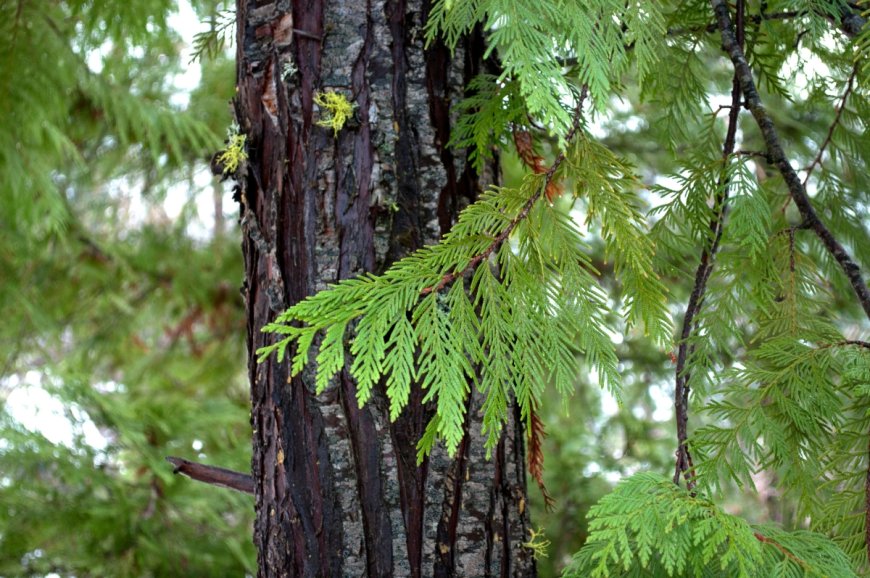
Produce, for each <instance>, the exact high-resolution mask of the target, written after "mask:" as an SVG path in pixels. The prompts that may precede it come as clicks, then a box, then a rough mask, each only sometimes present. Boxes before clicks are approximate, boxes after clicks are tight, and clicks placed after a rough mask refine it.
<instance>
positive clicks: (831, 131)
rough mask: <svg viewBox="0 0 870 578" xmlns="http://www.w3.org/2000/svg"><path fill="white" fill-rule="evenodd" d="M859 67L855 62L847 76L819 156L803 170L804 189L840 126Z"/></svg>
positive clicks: (858, 63)
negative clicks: (804, 174)
mask: <svg viewBox="0 0 870 578" xmlns="http://www.w3.org/2000/svg"><path fill="white" fill-rule="evenodd" d="M859 66H860V62H856V63H855V65H854V66H853V67H852V74H850V75H849V80H848V81H847V82H846V89H845V90H844V91H843V96H842V97H841V98H840V105H839V106H838V107H837V114H836V115H835V116H834V122H832V123H831V126H830V128H828V134H827V135H826V136H825V140H824V142H822V146H821V147H819V154H817V155H816V158H814V159H813V162H811V163H810V164H809V166H807V168H806V169H805V170H806V171H807V174H806V176H805V177H804V182H803V185H804V188H806V186H807V183H808V182H809V180H810V175H811V174H813V169H815V168H816V166H818V165H819V164H821V162H822V155H824V154H825V149H826V148H828V145H829V144H831V139H832V138H833V136H834V130H835V129H836V128H837V125H839V124H840V119H841V118H842V117H843V110H845V108H846V99H848V98H849V95H850V94H852V90H853V88H854V87H855V77H856V76H857V75H858V67H859Z"/></svg>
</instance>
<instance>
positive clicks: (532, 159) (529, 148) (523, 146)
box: [513, 129, 564, 204]
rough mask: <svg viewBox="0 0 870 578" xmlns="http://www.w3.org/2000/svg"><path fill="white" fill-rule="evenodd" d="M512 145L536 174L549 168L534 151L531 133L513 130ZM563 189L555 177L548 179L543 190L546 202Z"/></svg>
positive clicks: (560, 194)
mask: <svg viewBox="0 0 870 578" xmlns="http://www.w3.org/2000/svg"><path fill="white" fill-rule="evenodd" d="M513 134H514V145H515V146H516V148H517V154H518V155H519V156H520V159H522V161H523V163H524V164H525V165H526V166H527V167H529V168H530V169H532V172H533V173H535V174H536V175H541V174H544V173H546V172H547V171H548V170H549V167H548V166H547V165H546V164H544V157H542V156H541V155H539V154H538V153H537V152H536V151H535V143H534V142H533V141H532V134H531V133H530V132H529V131H527V130H518V129H517V130H514V133H513ZM563 192H564V189H563V188H562V184H561V183H559V182H557V181H556V180H555V179H550V181H549V182H548V183H547V188H546V189H545V190H544V195H545V196H546V197H547V202H549V203H550V204H553V201H555V200H556V199H558V198H559V197H561V196H562V193H563Z"/></svg>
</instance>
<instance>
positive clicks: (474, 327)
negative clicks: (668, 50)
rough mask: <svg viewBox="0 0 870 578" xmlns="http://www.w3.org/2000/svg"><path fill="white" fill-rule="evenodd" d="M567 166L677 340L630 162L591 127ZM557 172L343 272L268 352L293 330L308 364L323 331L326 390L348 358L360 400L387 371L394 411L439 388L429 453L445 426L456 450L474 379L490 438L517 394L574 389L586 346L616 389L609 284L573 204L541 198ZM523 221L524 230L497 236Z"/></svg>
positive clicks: (279, 348)
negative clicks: (380, 261) (416, 247)
mask: <svg viewBox="0 0 870 578" xmlns="http://www.w3.org/2000/svg"><path fill="white" fill-rule="evenodd" d="M562 170H564V171H566V172H568V173H569V174H572V175H574V176H575V178H576V179H577V181H576V182H577V188H576V191H575V195H576V196H578V197H580V196H583V197H584V198H585V199H586V201H587V203H588V216H589V220H590V221H592V220H593V219H594V222H596V223H600V227H601V236H602V237H603V238H604V239H605V240H606V242H607V251H608V252H609V253H612V254H613V256H614V258H615V261H616V264H617V268H618V270H620V271H622V272H623V275H622V277H623V278H624V282H625V286H626V288H627V289H628V290H630V291H627V293H629V292H630V295H629V296H628V297H627V299H626V302H625V306H624V315H625V318H626V321H627V322H628V323H629V324H636V323H643V324H644V326H645V328H646V329H647V331H648V332H649V333H650V334H651V335H652V336H653V338H655V339H656V340H658V341H662V342H663V341H665V340H666V339H667V338H668V336H669V335H670V331H671V326H670V321H669V317H668V314H667V310H666V298H665V289H664V285H663V284H662V283H661V282H660V281H659V280H658V277H657V275H656V273H655V271H654V270H653V268H652V257H653V246H652V243H650V241H649V239H648V238H647V236H646V234H645V232H644V230H643V228H642V227H643V222H642V218H641V216H640V213H639V212H638V209H637V206H636V205H637V201H636V197H635V189H636V187H637V185H638V183H637V181H636V179H635V178H634V176H633V174H632V172H631V167H630V166H628V165H627V164H625V162H624V161H621V160H620V159H618V158H617V157H615V156H613V155H612V154H611V153H610V152H609V151H607V150H606V149H604V148H603V147H601V146H600V145H597V144H595V143H594V142H593V141H592V140H591V139H590V138H589V136H588V135H586V134H585V133H581V134H578V135H577V136H576V140H575V142H574V143H572V144H571V146H570V148H569V149H568V151H567V154H566V155H565V160H564V162H563V163H562V165H560V169H559V170H558V171H556V175H555V178H560V177H561V175H562V172H561V171H562ZM545 178H546V177H545V176H544V175H535V176H530V177H528V179H527V180H526V181H525V182H524V184H523V185H522V186H521V187H520V188H519V189H516V190H514V189H497V188H493V189H492V190H490V191H488V192H486V193H484V194H483V195H482V196H481V198H480V199H479V200H478V201H477V202H476V203H474V204H473V205H471V206H470V207H468V208H467V209H466V210H465V211H463V212H462V214H461V215H460V217H459V220H458V222H457V223H456V225H455V226H454V227H453V229H452V230H451V231H450V233H449V234H448V235H447V236H445V238H444V239H443V241H442V242H441V243H439V244H437V245H434V246H431V247H426V248H424V249H421V250H420V251H417V252H416V253H414V254H413V255H411V256H409V257H406V258H405V259H403V260H401V261H399V262H398V263H396V264H395V265H394V266H393V267H391V268H390V269H389V270H388V271H387V272H386V273H384V274H383V275H381V276H374V275H365V276H362V277H359V278H357V279H351V280H346V281H342V282H340V283H338V284H337V285H335V286H333V287H332V288H330V289H328V290H326V291H323V292H321V293H318V294H317V295H315V296H313V297H311V298H309V299H306V300H304V301H301V302H300V303H298V304H296V305H294V306H293V307H291V308H290V309H288V310H287V311H286V312H285V313H283V314H282V315H281V316H279V317H278V319H277V320H276V322H275V323H273V324H270V325H268V326H266V327H264V331H272V332H275V333H278V334H281V335H282V336H283V337H282V338H281V339H280V340H278V341H276V342H275V343H274V344H272V345H270V346H268V347H264V348H262V349H261V350H260V351H259V354H260V355H261V357H265V356H267V355H269V354H271V353H273V352H276V353H277V355H278V356H279V358H280V359H283V358H284V356H285V355H286V352H287V349H288V347H289V346H290V345H291V344H292V343H294V342H295V343H296V349H295V351H294V353H293V355H292V371H293V373H294V374H298V373H300V372H301V371H302V370H303V368H304V367H305V366H306V364H307V363H308V361H309V358H310V357H309V350H310V349H311V347H312V345H313V344H314V343H315V339H316V336H317V334H318V333H322V334H323V339H322V341H320V343H319V348H318V353H317V356H316V361H317V379H316V383H317V388H318V391H322V390H323V389H324V388H326V387H327V385H328V384H329V382H330V379H331V378H332V377H333V376H334V375H335V374H336V373H337V372H338V371H340V370H342V369H344V368H345V365H346V363H349V367H350V373H351V375H353V377H354V378H355V379H356V380H357V400H358V401H359V403H360V404H363V403H365V402H366V401H368V399H369V398H370V396H371V392H372V388H373V387H374V386H375V385H376V384H377V383H378V382H379V381H380V380H381V378H382V377H385V378H386V393H387V397H388V398H389V400H390V415H391V417H392V418H393V419H395V418H396V417H397V416H398V414H399V412H400V411H401V410H402V408H403V407H404V406H405V405H407V403H408V397H409V393H410V390H411V387H412V385H414V386H417V385H418V384H419V387H422V388H423V389H425V390H426V391H427V394H426V396H425V398H424V399H425V401H427V402H428V401H430V400H431V401H433V402H435V406H436V408H437V409H436V415H435V417H434V418H433V419H432V421H431V422H430V424H429V426H428V428H427V433H426V435H425V436H424V437H423V439H422V440H421V442H420V446H419V452H420V453H419V457H422V456H423V455H424V454H425V453H428V452H429V451H430V450H431V448H432V444H433V442H434V441H435V439H443V440H444V441H445V443H446V446H447V449H448V451H449V452H451V453H452V452H454V451H455V450H456V447H457V446H458V445H459V442H460V441H461V440H462V436H463V428H462V424H463V417H464V413H465V408H466V403H465V402H466V398H467V395H468V387H469V384H472V385H473V386H475V387H477V388H478V389H479V390H480V391H481V392H483V393H485V394H486V401H485V403H484V416H483V424H484V429H485V432H486V433H487V436H488V437H487V447H488V448H489V449H491V448H492V447H493V446H494V445H495V443H496V442H497V441H498V439H499V435H500V432H501V427H502V425H503V423H504V421H505V420H506V418H507V415H508V404H509V402H510V400H511V399H516V400H517V401H518V402H519V404H520V409H521V411H522V415H523V417H524V419H529V418H530V412H531V411H533V410H535V409H536V407H537V406H538V404H539V403H540V399H541V396H542V393H543V386H544V385H545V384H546V383H548V382H550V381H552V382H553V384H554V385H555V388H556V389H557V390H558V391H560V392H561V393H562V394H563V395H568V394H570V392H571V390H572V387H573V380H574V378H575V376H576V375H577V374H578V373H579V372H580V365H579V361H580V358H579V357H578V354H582V356H583V359H585V361H586V363H587V366H588V369H591V370H594V371H596V372H597V374H598V375H599V379H600V383H601V384H602V385H604V386H608V387H610V388H612V389H613V391H614V392H618V382H619V375H618V371H617V358H616V354H615V351H614V346H613V343H612V341H611V339H610V337H609V334H608V333H609V331H610V330H609V328H608V327H607V325H606V324H605V318H606V315H607V311H608V307H607V302H606V300H605V295H604V293H603V292H602V290H601V289H600V287H599V286H598V284H597V282H596V280H595V278H594V275H595V274H596V273H597V272H596V271H595V269H594V267H593V266H592V264H591V260H590V257H589V256H588V255H587V253H586V247H585V243H584V241H583V237H582V235H581V234H580V231H579V230H578V228H577V225H576V224H575V223H574V222H573V220H572V219H571V217H570V215H569V214H567V213H566V212H565V211H562V210H559V209H557V208H556V207H553V206H550V205H548V204H547V203H544V202H535V201H536V200H537V199H538V197H539V196H540V194H541V189H542V187H543V186H544V185H545V183H544V181H545ZM511 232H513V233H514V237H512V239H515V242H504V243H500V244H499V243H498V240H499V239H501V238H504V237H506V236H507V233H511ZM489 251H491V253H492V254H491V256H490V254H489ZM483 257H486V258H483ZM478 263H479V265H478ZM466 273H467V275H465V274H466ZM466 277H467V279H466ZM454 279H455V280H454ZM466 281H467V287H466ZM466 289H467V291H466ZM357 319H358V322H357V323H356V325H355V326H354V336H353V338H352V341H351V343H350V349H349V350H350V353H351V354H352V356H353V359H352V361H351V360H347V361H346V360H345V334H346V332H347V331H348V330H349V328H350V327H351V324H352V322H354V321H355V320H357ZM294 322H301V324H296V323H294Z"/></svg>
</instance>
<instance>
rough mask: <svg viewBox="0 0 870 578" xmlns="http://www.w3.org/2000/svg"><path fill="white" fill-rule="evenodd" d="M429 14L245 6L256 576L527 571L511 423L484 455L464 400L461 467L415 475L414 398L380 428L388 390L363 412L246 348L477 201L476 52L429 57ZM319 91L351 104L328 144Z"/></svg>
mask: <svg viewBox="0 0 870 578" xmlns="http://www.w3.org/2000/svg"><path fill="white" fill-rule="evenodd" d="M427 11H428V3H426V2H422V1H418V0H406V1H387V2H384V1H381V0H368V1H364V0H310V1H304V0H297V1H295V2H289V1H283V0H282V1H277V2H275V1H272V2H255V1H253V0H251V1H246V0H239V2H238V22H239V26H238V40H239V42H238V46H239V48H238V69H237V70H238V95H237V98H236V113H237V117H238V122H239V125H240V127H241V131H242V132H243V133H245V134H247V135H248V145H249V153H250V159H249V166H248V169H247V174H246V178H244V179H243V180H244V182H243V183H242V187H241V189H242V191H241V197H242V199H241V200H242V205H243V206H242V231H243V237H244V238H243V251H244V259H245V277H246V279H245V281H246V292H247V311H248V349H249V374H250V381H251V403H252V413H251V423H252V426H253V439H254V441H253V460H252V469H253V476H254V479H255V485H256V511H257V518H256V524H255V529H254V540H255V542H256V545H257V547H258V550H259V575H260V576H264V577H265V576H270V577H271V576H531V575H534V574H535V564H534V560H533V559H532V557H531V552H530V551H529V550H528V549H526V548H524V547H523V546H522V543H523V542H524V541H526V540H527V539H528V525H529V522H528V512H527V509H526V504H527V499H526V476H525V470H524V449H523V434H522V431H521V428H520V427H519V426H518V425H517V421H516V420H515V419H514V420H512V421H511V423H510V424H509V426H508V427H507V428H506V430H505V435H504V437H503V439H502V441H501V442H500V443H499V445H498V447H497V450H496V451H494V452H493V456H492V459H491V460H489V461H487V460H486V459H485V452H484V447H483V439H482V437H481V434H480V422H479V415H478V411H479V409H480V400H479V399H478V398H476V397H475V398H473V399H472V400H471V401H470V408H469V409H470V411H469V412H468V419H467V424H466V427H467V430H466V432H467V433H466V437H465V440H464V442H463V443H462V445H461V447H460V450H459V451H458V453H457V456H456V457H455V458H453V459H451V458H449V457H448V456H447V455H446V454H445V452H444V451H443V449H442V448H437V449H436V450H435V451H434V452H433V454H432V456H431V458H430V459H428V460H427V461H426V462H425V463H424V464H422V466H420V467H418V466H417V465H416V449H415V446H416V443H417V440H418V439H419V438H420V435H421V434H422V431H423V428H424V426H425V424H426V421H427V419H428V417H429V414H428V410H427V409H426V408H423V407H421V405H420V403H419V401H420V399H421V397H422V395H421V392H419V391H417V392H416V394H415V395H416V398H412V400H411V403H410V406H409V407H408V408H407V409H406V410H405V412H404V413H403V415H402V416H401V418H400V419H399V420H397V421H396V422H395V423H390V421H389V419H388V411H387V406H386V404H385V400H384V398H383V396H382V395H381V396H376V397H375V399H374V400H373V401H372V402H370V403H369V404H368V405H366V406H365V407H364V408H362V409H359V408H358V407H357V404H356V399H355V385H354V383H353V381H352V380H351V379H350V378H349V376H348V375H347V374H345V375H342V376H341V379H339V380H336V382H335V383H333V384H331V385H330V387H329V388H328V389H327V391H325V392H324V393H323V394H322V395H314V391H313V380H312V379H311V375H310V373H309V374H305V375H303V376H301V377H300V378H296V379H293V380H290V382H289V383H288V367H287V365H286V364H279V363H277V362H276V360H275V358H274V357H272V358H270V359H268V360H267V361H266V362H264V363H262V364H259V365H258V364H257V363H256V361H255V355H254V353H253V352H254V351H255V350H256V349H257V348H258V347H260V346H262V345H264V344H266V343H267V342H268V340H270V339H271V337H270V336H268V335H265V334H263V333H261V332H260V328H261V327H262V326H263V325H264V324H265V323H267V322H269V321H271V320H273V319H274V318H275V316H276V315H277V314H278V313H279V312H280V311H282V310H284V309H285V308H286V307H288V306H289V305H292V304H293V303H296V302H297V301H299V300H301V299H303V298H304V297H306V296H308V295H311V294H312V293H314V292H316V291H317V290H319V289H322V288H324V287H326V285H327V284H329V283H333V282H335V281H336V280H338V279H344V278H348V277H352V276H354V275H357V274H359V273H361V272H363V271H378V272H379V271H383V270H384V269H385V267H386V266H387V265H388V264H389V263H390V262H392V261H393V260H395V259H398V258H401V257H402V256H404V255H406V254H408V253H409V252H410V251H413V250H414V249H417V248H419V247H421V246H422V245H423V244H425V243H431V242H434V241H436V240H437V239H438V238H439V237H440V235H441V234H443V233H444V232H445V231H446V230H447V229H448V228H449V226H450V224H451V223H452V222H453V219H454V218H455V216H456V214H457V212H458V210H459V208H461V207H462V206H464V205H465V204H467V203H468V202H469V201H470V200H472V199H473V198H474V197H475V196H476V195H477V193H478V191H479V190H480V187H481V184H480V183H479V182H478V179H477V177H476V176H475V175H474V173H473V172H472V171H471V169H470V168H468V167H467V166H466V163H465V158H464V157H465V155H464V154H463V155H458V156H454V153H452V152H451V151H450V150H447V149H446V148H445V145H446V143H447V140H448V137H449V131H450V123H451V120H452V119H451V116H450V108H451V106H452V105H454V104H455V103H456V102H457V101H458V99H460V98H461V97H462V95H463V87H464V85H465V83H467V82H468V80H470V79H471V78H472V77H473V76H474V75H475V74H477V73H478V72H480V70H481V69H482V68H481V67H482V66H483V63H482V60H481V58H482V52H483V50H482V48H483V45H482V40H481V38H480V37H479V36H478V37H476V38H472V39H469V40H468V41H467V42H466V43H464V44H463V45H462V46H461V47H460V48H459V49H458V50H457V51H456V53H455V54H454V55H451V54H450V52H449V51H447V50H446V49H444V48H443V46H438V45H434V46H432V47H430V48H429V49H428V50H424V47H423V45H424V34H423V24H424V22H425V18H426V13H427ZM294 28H295V29H296V30H297V31H296V32H294V33H293V34H292V37H291V36H290V33H289V31H290V30H291V29H294ZM300 31H301V32H300ZM330 90H334V91H338V92H341V93H342V94H344V95H346V96H349V97H350V100H351V101H352V102H353V103H354V104H355V105H356V118H355V119H354V120H353V121H352V122H351V123H349V124H348V126H346V127H345V128H343V129H342V130H341V131H340V132H339V133H338V135H337V136H335V135H333V132H332V130H331V129H326V128H322V127H319V126H316V124H315V123H316V121H317V120H318V119H319V118H320V114H321V112H320V111H318V110H317V107H316V106H315V105H314V103H313V98H314V94H315V92H317V91H330ZM490 173H491V175H493V176H492V177H490V180H492V178H494V177H497V171H496V170H492V169H491V170H490Z"/></svg>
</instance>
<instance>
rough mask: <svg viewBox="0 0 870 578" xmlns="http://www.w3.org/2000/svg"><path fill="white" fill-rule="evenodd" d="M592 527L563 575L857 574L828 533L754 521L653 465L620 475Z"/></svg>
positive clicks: (734, 577)
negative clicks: (696, 492)
mask: <svg viewBox="0 0 870 578" xmlns="http://www.w3.org/2000/svg"><path fill="white" fill-rule="evenodd" d="M589 530H590V533H589V538H588V540H587V542H586V546H584V547H583V548H582V549H581V550H580V551H579V552H578V553H577V554H575V555H574V558H573V560H572V562H571V564H570V565H569V566H568V567H567V568H566V569H565V572H564V573H563V576H564V577H565V578H575V577H576V578H581V577H582V578H589V577H591V578H608V577H615V576H685V577H696V576H697V577H702V576H703V577H707V576H711V577H713V576H715V577H722V578H726V577H727V578H757V577H760V576H817V577H822V576H825V577H828V578H853V577H855V576H856V574H855V573H854V572H853V571H852V568H851V566H850V562H849V559H848V557H847V556H846V555H845V554H844V553H843V551H842V550H840V548H839V547H837V545H835V544H834V543H833V542H832V541H830V540H829V539H828V538H825V537H824V536H822V535H820V534H815V533H813V532H806V531H797V532H785V531H783V530H780V529H778V528H775V527H772V526H759V525H751V524H749V523H748V522H746V521H745V520H743V519H741V518H738V517H737V516H733V515H731V514H727V513H726V512H724V511H722V510H721V509H720V508H719V507H717V506H716V505H715V504H713V503H712V502H710V501H708V500H705V499H702V498H699V497H695V496H692V495H691V494H690V493H689V492H687V491H685V490H683V489H681V488H679V487H678V486H676V485H675V484H674V483H673V482H672V481H671V480H669V479H666V478H664V477H663V476H659V475H656V474H652V473H640V474H635V475H634V476H632V477H630V478H627V479H624V480H622V481H621V482H620V483H619V484H618V485H617V486H616V489H615V490H613V492H611V493H610V494H608V495H606V496H605V497H604V498H602V499H601V501H599V502H598V504H597V505H595V506H593V507H592V509H591V510H590V511H589Z"/></svg>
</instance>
